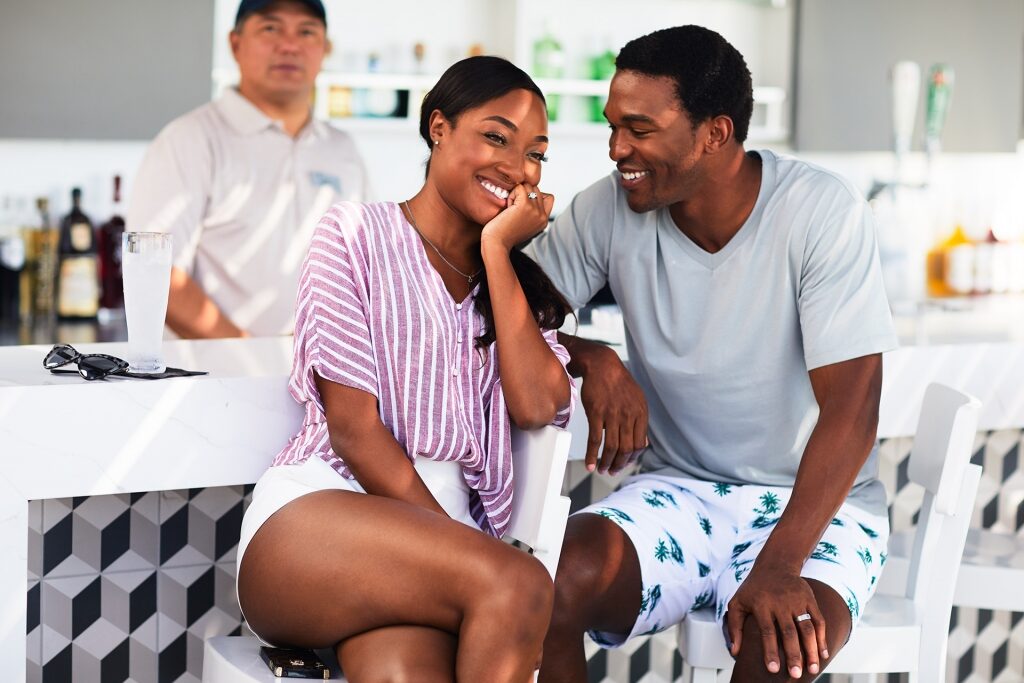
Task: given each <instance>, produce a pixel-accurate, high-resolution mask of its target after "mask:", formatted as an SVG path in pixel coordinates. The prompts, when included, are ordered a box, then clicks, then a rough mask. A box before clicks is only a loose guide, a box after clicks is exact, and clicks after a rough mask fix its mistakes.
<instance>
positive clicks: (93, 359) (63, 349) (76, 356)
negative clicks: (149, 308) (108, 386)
mask: <svg viewBox="0 0 1024 683" xmlns="http://www.w3.org/2000/svg"><path fill="white" fill-rule="evenodd" d="M70 363H74V364H76V365H77V366H78V374H79V375H81V376H82V378H83V379H87V380H94V379H103V378H104V377H107V376H109V375H119V374H122V373H124V372H125V371H126V370H127V369H128V361H126V360H122V359H120V358H117V357H115V356H108V355H107V354H105V353H79V352H78V351H76V350H75V347H73V346H71V345H70V344H56V345H54V347H53V348H52V349H50V352H49V353H47V354H46V357H45V358H43V367H44V368H46V369H47V370H49V371H50V372H75V371H74V370H60V369H59V368H62V367H63V366H65V365H68V364H70Z"/></svg>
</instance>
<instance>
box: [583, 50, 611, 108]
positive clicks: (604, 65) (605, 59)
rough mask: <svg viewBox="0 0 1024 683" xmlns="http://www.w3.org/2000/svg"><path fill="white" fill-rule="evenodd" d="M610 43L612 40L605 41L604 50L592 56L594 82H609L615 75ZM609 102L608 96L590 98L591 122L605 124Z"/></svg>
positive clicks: (591, 74)
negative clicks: (606, 108)
mask: <svg viewBox="0 0 1024 683" xmlns="http://www.w3.org/2000/svg"><path fill="white" fill-rule="evenodd" d="M609 43H610V40H608V39H605V41H604V45H603V49H600V50H599V51H596V52H594V53H593V54H592V55H591V56H590V60H589V61H590V77H591V78H592V79H594V80H598V81H607V80H609V79H610V78H611V77H612V76H613V75H614V74H615V52H613V51H612V49H611V48H610V47H608V45H609ZM607 101H608V96H607V95H592V96H591V97H590V120H591V121H594V122H596V123H602V122H604V105H605V103H606V102H607Z"/></svg>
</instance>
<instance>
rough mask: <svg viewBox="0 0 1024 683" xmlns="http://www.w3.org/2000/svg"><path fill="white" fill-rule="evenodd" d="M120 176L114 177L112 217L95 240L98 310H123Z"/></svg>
mask: <svg viewBox="0 0 1024 683" xmlns="http://www.w3.org/2000/svg"><path fill="white" fill-rule="evenodd" d="M122 234H124V218H122V217H121V176H119V175H116V176H114V215H112V216H111V217H110V220H108V221H107V222H106V223H104V224H103V225H101V226H100V228H99V230H98V231H97V235H96V239H97V242H98V250H99V256H100V308H106V309H117V308H124V281H123V280H122V278H121V235H122Z"/></svg>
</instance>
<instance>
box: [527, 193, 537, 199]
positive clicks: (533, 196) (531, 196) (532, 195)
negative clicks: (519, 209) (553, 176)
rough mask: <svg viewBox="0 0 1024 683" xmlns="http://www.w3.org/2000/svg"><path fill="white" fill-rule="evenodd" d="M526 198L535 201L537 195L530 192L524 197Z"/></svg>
mask: <svg viewBox="0 0 1024 683" xmlns="http://www.w3.org/2000/svg"><path fill="white" fill-rule="evenodd" d="M526 198H527V199H536V198H537V193H536V192H531V193H530V194H528V195H526Z"/></svg>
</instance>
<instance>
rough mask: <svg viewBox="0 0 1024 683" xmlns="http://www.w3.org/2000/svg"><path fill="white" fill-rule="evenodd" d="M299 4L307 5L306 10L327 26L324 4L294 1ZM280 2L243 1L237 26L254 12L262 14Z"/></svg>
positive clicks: (313, 1) (278, 0)
mask: <svg viewBox="0 0 1024 683" xmlns="http://www.w3.org/2000/svg"><path fill="white" fill-rule="evenodd" d="M293 1H294V2H298V3H299V4H300V5H305V6H306V9H308V10H309V11H310V13H311V14H312V15H313V16H315V17H316V18H317V19H319V20H320V21H322V22H324V26H327V12H326V11H325V10H324V3H323V2H321V1H320V0H293ZM275 2H280V0H242V2H240V3H239V4H238V13H237V14H235V26H238V25H239V24H241V23H242V21H244V20H245V18H246V17H248V16H249V15H250V14H252V13H253V12H260V11H262V10H264V9H265V8H266V7H267V6H268V5H272V4H274V3H275Z"/></svg>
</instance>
